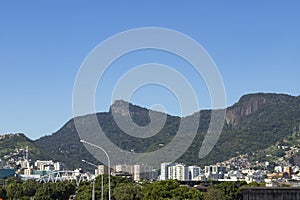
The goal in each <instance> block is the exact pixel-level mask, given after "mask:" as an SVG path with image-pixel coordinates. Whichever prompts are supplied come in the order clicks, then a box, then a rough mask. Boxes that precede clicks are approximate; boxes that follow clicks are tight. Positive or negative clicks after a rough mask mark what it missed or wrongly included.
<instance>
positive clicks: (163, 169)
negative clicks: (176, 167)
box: [160, 162, 172, 181]
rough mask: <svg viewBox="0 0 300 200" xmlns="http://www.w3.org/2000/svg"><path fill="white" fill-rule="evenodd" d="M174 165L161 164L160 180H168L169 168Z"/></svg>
mask: <svg viewBox="0 0 300 200" xmlns="http://www.w3.org/2000/svg"><path fill="white" fill-rule="evenodd" d="M171 164H172V163H169V162H166V163H161V165H160V180H162V181H164V180H168V179H169V177H168V167H169V166H170V165H171Z"/></svg>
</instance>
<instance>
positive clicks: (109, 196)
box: [80, 140, 111, 200]
mask: <svg viewBox="0 0 300 200" xmlns="http://www.w3.org/2000/svg"><path fill="white" fill-rule="evenodd" d="M80 142H82V143H85V144H88V145H91V146H93V147H96V148H98V149H100V150H101V151H103V152H104V153H105V155H106V157H107V164H108V199H109V200H111V193H110V159H109V156H108V154H107V152H106V151H105V150H104V149H103V148H102V147H99V146H97V145H95V144H93V143H90V142H87V141H85V140H80ZM102 189H103V175H102ZM102 197H103V192H102Z"/></svg>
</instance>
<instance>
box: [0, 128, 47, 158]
mask: <svg viewBox="0 0 300 200" xmlns="http://www.w3.org/2000/svg"><path fill="white" fill-rule="evenodd" d="M27 147H28V153H29V155H30V158H31V160H36V159H51V158H52V156H51V155H50V154H49V153H48V152H47V151H46V150H45V149H43V148H40V147H39V146H37V145H36V144H35V142H34V141H32V140H30V139H29V138H27V137H26V136H25V135H24V134H22V133H17V134H6V135H1V136H0V158H1V160H5V161H7V160H9V159H16V158H19V157H21V158H22V157H25V152H26V151H25V150H26V148H27ZM20 150H23V151H22V152H21V151H20Z"/></svg>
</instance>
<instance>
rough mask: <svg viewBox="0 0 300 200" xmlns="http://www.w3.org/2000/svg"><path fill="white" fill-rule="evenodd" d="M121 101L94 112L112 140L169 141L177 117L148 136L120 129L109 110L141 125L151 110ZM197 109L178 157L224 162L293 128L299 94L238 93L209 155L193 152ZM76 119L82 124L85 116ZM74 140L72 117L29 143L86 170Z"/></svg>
mask: <svg viewBox="0 0 300 200" xmlns="http://www.w3.org/2000/svg"><path fill="white" fill-rule="evenodd" d="M126 104H128V103H127V102H124V101H116V102H115V103H114V104H113V105H112V106H111V108H110V110H109V112H102V113H97V118H98V121H99V123H100V124H101V127H102V128H103V130H104V132H105V133H106V135H107V137H109V138H110V140H111V141H112V142H113V143H115V144H116V145H118V146H119V147H121V148H123V149H125V150H128V151H130V150H132V149H133V150H134V151H135V152H149V151H154V150H156V149H158V148H161V147H160V144H161V143H163V144H167V143H168V142H170V141H171V140H172V138H173V137H174V135H175V134H176V131H177V129H178V127H179V124H180V118H179V117H175V116H170V115H167V120H166V123H165V126H164V127H163V129H162V130H161V131H160V132H159V133H158V134H156V135H155V136H153V137H150V138H148V139H142V138H135V137H132V136H129V135H127V134H125V133H123V132H122V131H121V130H120V128H119V127H118V126H117V125H116V123H115V122H114V120H113V116H112V112H115V113H116V114H119V115H124V114H125V115H126V114H130V116H131V117H132V119H133V121H134V122H135V123H137V124H139V125H142V126H143V125H147V124H148V123H149V122H150V118H149V112H154V111H149V110H148V109H146V108H141V107H139V106H136V105H132V104H129V108H130V109H129V110H130V113H124V112H125V111H124V109H123V106H124V105H126ZM199 112H200V116H201V118H200V123H199V129H198V134H197V136H196V138H195V140H194V141H193V143H192V145H191V146H190V148H189V149H188V151H187V152H186V153H185V154H184V155H182V156H181V158H180V159H179V161H181V162H184V163H187V164H198V165H202V166H203V165H207V164H212V163H215V162H218V161H223V160H227V159H228V158H230V157H234V156H236V155H237V154H242V153H250V152H254V151H257V150H261V149H265V148H267V147H269V146H271V145H273V144H275V143H276V142H278V141H280V140H282V139H283V138H285V137H286V136H287V135H289V134H291V133H292V131H293V128H294V127H299V124H300V97H294V96H289V95H285V94H265V93H257V94H249V95H244V96H243V97H241V98H240V100H239V101H238V102H237V103H236V104H234V105H232V106H230V107H228V108H227V114H226V123H225V126H224V128H223V131H222V134H221V136H220V138H219V140H218V142H217V144H216V146H215V147H214V148H213V150H212V151H211V153H209V154H208V155H207V156H206V157H205V158H203V159H199V158H198V152H199V150H200V147H201V144H202V141H203V139H204V137H205V134H206V132H207V129H208V125H209V121H210V116H211V110H202V111H199ZM158 116H159V115H158ZM79 119H80V120H82V121H83V122H84V121H85V120H88V119H89V116H88V115H87V116H82V117H79ZM79 140H80V139H79V136H78V134H77V131H76V129H75V125H74V120H73V119H72V120H70V121H69V122H67V123H66V124H65V125H64V126H63V127H62V128H61V129H60V130H58V131H57V132H55V133H53V134H52V135H49V136H44V137H41V138H40V139H38V140H36V141H34V144H35V145H37V146H38V147H39V148H40V149H44V150H46V152H47V153H48V155H50V157H51V158H52V159H53V160H58V161H62V162H65V163H66V166H68V167H69V168H76V167H84V168H88V166H86V165H84V164H83V163H82V161H81V160H82V159H85V160H89V161H91V162H93V163H99V162H98V161H97V160H95V159H94V158H93V156H91V155H90V153H89V152H88V151H87V150H86V149H85V148H84V147H83V145H82V144H81V143H80V142H79ZM1 147H2V146H1ZM41 151H42V150H41ZM42 152H43V151H42ZM89 169H91V168H90V167H89Z"/></svg>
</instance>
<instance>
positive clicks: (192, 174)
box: [188, 165, 201, 180]
mask: <svg viewBox="0 0 300 200" xmlns="http://www.w3.org/2000/svg"><path fill="white" fill-rule="evenodd" d="M188 171H189V180H194V178H196V177H197V176H199V175H200V173H201V168H200V167H198V166H196V165H194V166H189V167H188Z"/></svg>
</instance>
